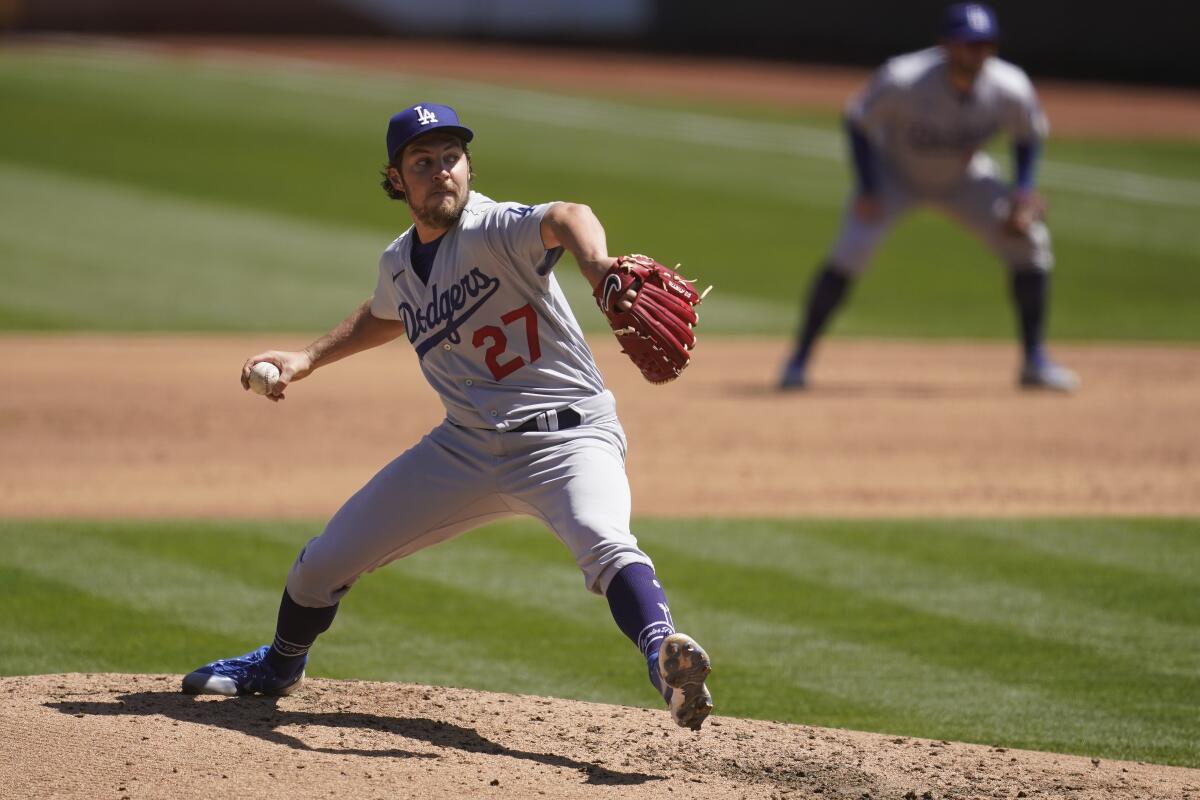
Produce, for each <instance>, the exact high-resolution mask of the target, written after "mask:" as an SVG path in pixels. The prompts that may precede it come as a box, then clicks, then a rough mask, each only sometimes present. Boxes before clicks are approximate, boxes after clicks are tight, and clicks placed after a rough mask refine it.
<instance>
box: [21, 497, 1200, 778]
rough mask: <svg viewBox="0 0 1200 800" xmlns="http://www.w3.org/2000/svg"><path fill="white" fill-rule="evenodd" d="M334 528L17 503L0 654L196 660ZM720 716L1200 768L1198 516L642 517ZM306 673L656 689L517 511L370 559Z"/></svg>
mask: <svg viewBox="0 0 1200 800" xmlns="http://www.w3.org/2000/svg"><path fill="white" fill-rule="evenodd" d="M318 530H319V525H316V524H312V525H310V524H302V523H277V524H265V523H258V522H203V523H201V522H169V523H154V522H137V523H118V522H105V523H88V522H18V521H8V522H0V583H2V585H3V586H4V587H5V590H4V592H3V594H2V596H0V608H2V609H3V613H2V614H0V674H9V675H11V674H26V673H49V672H55V673H56V672H69V671H113V672H138V673H142V672H151V673H156V672H168V673H182V672H185V671H187V670H189V669H191V668H193V667H195V666H197V665H198V664H200V663H203V662H204V661H208V660H211V659H214V658H218V657H225V656H231V655H235V654H239V653H242V652H245V651H247V650H249V649H251V648H252V647H255V646H257V645H258V644H261V643H263V642H265V641H269V640H270V637H271V632H272V631H273V628H274V617H275V611H276V608H277V607H278V601H279V595H280V592H281V590H282V585H283V580H284V577H285V575H286V572H287V569H288V567H289V565H290V564H291V561H292V559H293V558H294V556H295V553H296V552H297V551H298V549H299V548H300V547H301V546H302V544H303V543H304V542H305V541H306V540H307V538H308V537H309V536H311V535H312V534H314V533H315V532H317V531H318ZM635 531H636V532H637V533H638V535H639V537H640V538H641V541H642V544H643V546H644V547H645V548H646V550H647V551H648V552H649V553H650V554H651V555H652V556H653V557H654V559H655V561H656V563H657V565H658V571H659V574H660V576H661V577H662V578H663V581H664V583H665V585H666V587H667V591H668V596H669V598H670V600H671V603H672V610H673V612H674V615H675V619H676V622H677V624H679V626H680V628H681V629H683V630H686V631H688V632H689V633H692V634H693V635H694V636H696V637H697V638H698V639H699V640H700V641H701V642H703V643H704V645H705V646H706V647H707V648H708V649H709V650H710V651H711V653H712V655H713V658H714V662H715V665H716V670H715V672H714V676H713V678H712V681H711V684H710V686H711V688H712V690H713V692H714V693H715V696H716V700H717V710H718V713H720V714H725V715H734V716H746V717H755V718H767V719H776V720H784V721H789V722H801V723H809V724H817V725H827V726H835V727H846V728H854V729H862V730H873V731H881V732H886V733H891V734H898V735H911V736H921V737H929V738H934V739H952V740H965V741H972V742H980V743H984V744H1001V745H1005V746H1010V747H1027V748H1035V749H1043V750H1052V751H1061V752H1071V753H1081V754H1086V755H1091V756H1095V757H1104V758H1124V759H1139V760H1149V761H1155V762H1161V763H1167V764H1179V765H1187V766H1192V767H1198V766H1200V749H1198V744H1197V743H1198V742H1200V522H1197V521H1195V520H1190V521H1187V520H1053V521H1050V520H1042V521H1020V520H1013V521H940V522H919V521H905V522H893V521H872V522H848V521H840V522H830V521H802V522H801V521H717V520H704V521H693V522H687V521H669V522H668V521H642V522H640V523H639V524H637V525H636V526H635ZM310 674H312V675H315V676H321V677H334V678H359V679H370V680H385V681H413V682H422V683H430V684H437V685H456V686H469V687H473V688H479V689H488V690H495V691H505V692H520V693H530V694H540V695H553V696H560V697H570V698H579V699H586V700H594V701H602V702H611V703H622V704H630V705H643V706H654V705H656V702H655V695H654V694H653V691H652V690H651V689H650V687H649V684H648V683H647V682H646V679H645V672H644V669H643V667H642V666H641V664H640V659H639V657H638V655H637V652H636V650H635V649H634V648H633V646H632V645H631V644H630V643H629V642H628V641H627V640H626V639H625V638H624V637H623V636H622V635H621V634H620V633H619V631H618V630H617V628H616V626H615V625H614V624H613V622H612V620H611V618H610V616H609V613H608V608H607V605H606V604H605V603H604V601H603V600H602V599H601V598H599V597H596V596H593V595H590V594H588V593H587V592H586V591H585V590H584V588H583V584H582V579H581V576H580V574H579V573H578V572H577V570H576V569H575V568H574V566H573V565H572V563H571V559H570V556H569V554H568V553H567V552H566V551H565V549H564V548H563V547H562V546H561V545H560V544H559V543H558V542H557V541H556V540H555V539H554V538H553V536H551V535H550V534H549V533H548V532H546V531H545V530H543V529H542V528H541V527H540V526H539V525H537V524H534V523H522V522H514V523H509V524H503V525H495V526H491V527H490V528H488V529H486V530H483V531H479V532H476V533H472V534H468V535H467V536H465V537H463V538H461V539H458V540H455V541H453V542H450V543H448V544H445V545H442V546H440V547H436V548H433V549H431V550H427V551H424V552H422V553H419V554H417V555H416V556H413V557H412V558H410V559H407V560H405V561H402V562H399V563H396V564H393V565H391V566H389V567H387V568H385V569H384V570H382V571H380V572H379V573H376V574H372V575H368V576H365V577H364V578H363V579H362V580H361V582H360V583H359V584H358V585H357V586H356V587H355V588H354V590H353V591H352V592H351V593H350V595H349V596H348V597H347V599H346V600H345V601H344V603H343V607H342V610H341V613H340V614H339V617H338V619H337V621H336V622H335V624H334V627H333V629H332V630H331V631H330V632H329V633H328V634H326V635H325V636H324V637H323V638H322V639H321V641H320V643H319V644H318V647H317V649H316V650H315V651H314V657H313V659H312V662H311V664H310Z"/></svg>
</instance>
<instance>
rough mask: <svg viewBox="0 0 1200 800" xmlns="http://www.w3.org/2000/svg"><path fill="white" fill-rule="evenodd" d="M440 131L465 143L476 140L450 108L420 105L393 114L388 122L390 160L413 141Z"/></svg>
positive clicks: (436, 105)
mask: <svg viewBox="0 0 1200 800" xmlns="http://www.w3.org/2000/svg"><path fill="white" fill-rule="evenodd" d="M438 129H444V130H445V131H446V132H447V133H453V134H456V135H458V136H461V137H462V140H463V141H464V142H469V141H471V140H472V139H473V138H475V133H474V132H473V131H472V130H471V129H470V128H468V127H466V126H465V125H461V124H459V121H458V113H457V112H455V110H454V109H453V108H451V107H450V106H443V105H438V104H437V103H420V104H418V105H415V106H412V107H411V108H406V109H404V110H403V111H401V112H399V113H396V114H393V115H392V118H391V119H390V120H388V130H387V150H388V160H389V161H391V160H392V159H393V158H395V157H396V153H398V152H400V150H401V149H402V148H403V147H404V145H406V144H408V143H409V142H411V141H412V140H413V139H415V138H417V137H418V136H421V135H422V134H425V133H429V132H430V131H432V130H438Z"/></svg>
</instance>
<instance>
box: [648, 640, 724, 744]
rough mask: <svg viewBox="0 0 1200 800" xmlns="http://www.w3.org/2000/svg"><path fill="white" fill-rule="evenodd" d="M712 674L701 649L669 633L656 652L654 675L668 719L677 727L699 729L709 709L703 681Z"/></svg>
mask: <svg viewBox="0 0 1200 800" xmlns="http://www.w3.org/2000/svg"><path fill="white" fill-rule="evenodd" d="M710 672H712V661H711V660H710V659H709V657H708V653H706V652H704V648H703V647H701V646H700V645H699V644H697V643H696V640H695V639H693V638H692V637H690V636H688V635H687V634H685V633H673V634H671V635H670V636H668V637H667V638H666V639H664V640H663V643H662V649H661V650H659V651H658V676H659V679H660V681H661V683H662V685H663V686H664V687H666V688H665V689H664V690H663V695H664V697H665V698H666V701H667V703H668V704H669V705H670V707H671V717H672V718H673V719H674V720H675V724H676V725H678V726H679V727H681V728H691V729H692V730H694V731H698V730H700V726H701V725H703V724H704V720H705V719H707V718H708V715H709V713H710V712H711V711H712V708H713V701H712V694H711V693H710V692H709V691H708V687H707V686H705V685H704V679H705V678H707V677H708V673H710Z"/></svg>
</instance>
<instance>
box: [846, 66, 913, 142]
mask: <svg viewBox="0 0 1200 800" xmlns="http://www.w3.org/2000/svg"><path fill="white" fill-rule="evenodd" d="M899 94H900V87H899V86H898V85H897V83H896V81H895V80H894V78H893V76H892V73H891V70H890V69H889V67H888V65H886V64H885V65H884V66H882V67H880V68H879V69H878V70H877V71H876V72H875V75H874V76H873V77H872V78H871V82H870V83H869V84H867V87H866V88H865V89H863V90H862V91H861V92H859V93H858V94H856V95H855V96H854V97H852V98H850V102H849V103H847V104H846V120H847V122H848V123H849V124H851V125H853V126H854V127H856V128H858V129H859V130H861V131H862V132H863V133H865V134H867V135H868V136H869V137H870V138H871V139H873V140H877V139H878V138H879V137H880V136H882V135H883V132H884V130H885V129H886V128H887V126H888V123H889V122H890V121H891V119H892V116H893V114H894V113H895V108H896V101H897V98H898V97H899Z"/></svg>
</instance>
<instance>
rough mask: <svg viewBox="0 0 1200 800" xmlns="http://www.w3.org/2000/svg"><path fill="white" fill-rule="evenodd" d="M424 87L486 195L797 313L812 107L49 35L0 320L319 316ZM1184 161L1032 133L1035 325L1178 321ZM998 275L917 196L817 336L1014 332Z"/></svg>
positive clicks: (1190, 297)
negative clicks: (829, 327)
mask: <svg viewBox="0 0 1200 800" xmlns="http://www.w3.org/2000/svg"><path fill="white" fill-rule="evenodd" d="M423 98H436V99H440V100H443V101H445V102H449V103H452V104H454V105H456V106H458V107H459V108H460V109H461V111H462V113H463V115H464V118H465V119H467V120H468V121H469V122H470V124H471V125H472V126H473V127H474V128H475V129H476V132H477V134H478V137H477V139H476V141H475V143H474V145H473V147H474V154H475V166H476V171H477V173H478V178H477V182H476V185H477V187H478V188H479V189H480V190H482V191H484V192H485V193H490V194H492V195H494V196H496V197H498V198H500V199H520V200H524V201H527V202H537V201H542V200H551V199H568V200H576V201H582V202H587V203H589V204H591V205H592V206H593V207H594V208H595V209H596V211H597V213H598V214H599V215H600V217H601V219H602V220H604V221H605V223H606V225H607V227H608V231H609V244H610V249H611V250H612V251H613V252H625V251H644V252H649V253H652V254H655V255H657V256H658V257H659V258H661V259H663V260H669V261H671V262H672V263H674V262H676V261H678V262H682V263H683V264H684V265H685V272H688V273H690V274H693V275H696V276H698V277H699V278H700V279H702V280H703V281H704V282H706V283H713V284H715V285H716V287H717V291H716V293H715V294H714V295H712V297H711V298H710V300H709V302H707V303H706V306H705V326H706V328H707V329H708V330H710V331H714V332H725V333H740V332H748V333H787V332H790V331H791V330H792V328H793V327H794V325H795V322H796V316H797V313H798V309H797V301H798V298H799V296H800V294H801V292H802V291H803V289H804V287H805V286H806V284H807V282H808V280H809V276H810V274H811V272H812V271H813V269H814V266H815V265H816V264H817V262H818V261H819V260H820V259H821V258H822V257H823V254H824V252H825V250H826V248H827V247H828V246H829V244H830V242H831V241H832V238H833V236H834V234H835V231H836V227H837V224H838V218H839V215H840V208H841V205H842V203H843V198H844V196H845V194H846V191H847V187H848V177H847V170H846V166H845V163H844V161H843V157H842V151H843V149H844V148H843V145H842V142H841V139H840V134H839V133H838V131H837V124H836V121H835V120H834V119H833V118H832V117H821V116H814V115H812V114H805V115H801V114H789V113H786V112H784V111H780V110H762V109H753V108H737V107H730V106H728V105H721V106H714V105H710V106H702V105H698V104H695V103H693V104H690V105H689V104H685V103H682V102H680V101H678V100H673V99H669V98H665V99H664V101H663V102H661V103H651V102H648V101H639V102H629V101H624V100H620V99H616V98H611V97H597V96H590V97H589V96H579V97H572V96H568V95H564V94H553V93H549V92H531V91H524V90H518V89H513V88H510V87H503V86H493V85H488V84H485V83H477V82H468V81H435V80H431V79H428V78H419V77H413V76H406V75H395V74H388V75H384V74H382V73H378V72H369V71H361V70H357V71H356V70H351V69H343V68H332V67H320V66H317V65H305V64H302V63H301V64H297V63H294V62H279V61H275V62H272V61H269V60H257V61H249V60H243V61H221V60H211V59H210V60H193V61H184V60H177V59H171V58H167V57H164V56H160V55H155V54H153V53H150V52H118V51H111V52H105V51H94V50H93V51H88V50H72V49H70V48H64V49H62V50H60V51H49V52H45V53H40V54H39V53H32V52H25V51H14V50H9V51H3V50H0V107H3V108H4V109H5V123H4V125H3V126H0V196H2V197H3V198H4V215H3V219H2V221H0V283H2V285H3V286H4V291H3V293H0V330H3V329H9V330H16V329H25V330H161V331H180V330H187V331H209V330H220V331H227V330H251V329H254V330H271V329H275V330H278V329H303V330H311V331H322V330H325V329H328V328H329V327H330V326H331V325H333V324H334V323H335V322H337V321H338V320H340V319H341V318H342V317H343V316H344V315H345V313H346V312H347V311H348V310H349V309H350V308H352V307H353V306H354V305H355V304H357V303H358V302H359V301H360V300H361V299H362V298H363V297H365V296H367V295H369V294H370V292H371V291H372V289H373V288H374V282H375V270H376V263H377V259H378V254H379V252H380V251H381V250H382V249H383V247H385V246H386V244H387V243H388V242H389V241H390V240H391V239H392V238H393V237H394V236H395V235H396V234H397V233H399V232H400V231H401V230H403V229H404V228H405V227H407V225H408V221H407V215H406V213H405V210H404V208H403V207H402V206H401V205H400V204H397V203H389V202H388V201H387V200H386V199H385V198H384V197H383V194H382V192H380V190H379V189H378V188H377V187H376V186H375V183H376V180H377V176H376V174H375V173H376V170H377V169H378V167H379V166H380V162H381V161H382V150H383V148H382V144H381V143H382V138H383V129H384V125H385V122H386V119H387V117H388V116H389V115H390V114H391V113H392V112H393V111H395V110H396V109H397V108H399V107H402V106H403V105H406V104H408V103H410V102H416V101H419V100H421V99H423ZM1197 164H1200V142H1195V141H1173V142H1171V141H1168V142H1143V141H1129V142H1092V141H1085V140H1074V141H1072V140H1066V139H1052V140H1051V143H1050V145H1049V147H1048V160H1047V163H1046V164H1045V166H1044V168H1043V170H1042V174H1043V183H1044V185H1045V188H1046V191H1047V193H1048V194H1049V195H1050V199H1051V204H1052V205H1051V208H1052V211H1051V223H1052V230H1053V234H1054V237H1055V242H1056V251H1057V255H1058V259H1059V264H1060V268H1059V270H1058V277H1057V278H1056V288H1055V303H1054V308H1053V312H1052V322H1051V328H1052V334H1053V335H1054V336H1055V337H1056V338H1072V339H1144V340H1175V341H1196V340H1198V339H1200V315H1197V314H1196V313H1195V298H1196V297H1197V296H1200V226H1196V225H1195V223H1194V220H1195V217H1196V214H1197V213H1198V212H1200V167H1197V166H1196V165H1197ZM559 274H560V276H563V277H564V279H565V283H566V284H567V287H568V292H569V294H571V295H572V297H573V299H575V300H576V301H577V302H576V307H577V308H580V309H583V308H586V307H587V300H586V297H585V293H584V291H583V282H582V279H580V278H579V277H578V275H577V273H576V272H575V271H574V270H573V269H571V268H570V267H567V268H564V269H561V270H560V271H559ZM1006 296H1007V287H1006V281H1005V278H1004V274H1003V271H1002V270H1001V269H1000V268H999V266H998V265H997V264H996V263H995V262H994V260H993V258H992V257H991V255H990V254H989V253H988V252H987V251H985V249H984V248H983V247H982V246H981V245H980V244H978V243H977V242H976V241H975V240H973V239H972V238H970V237H969V236H968V235H967V234H966V233H964V232H963V231H961V230H960V229H958V228H956V227H954V226H953V225H951V224H950V223H948V222H946V221H945V220H943V219H941V218H940V217H934V216H932V215H930V214H918V215H917V216H916V217H914V218H912V219H911V220H910V221H908V222H907V223H906V224H903V225H902V226H900V227H899V228H898V229H897V230H896V231H895V233H894V235H893V236H892V237H891V238H889V239H888V240H887V241H886V242H885V244H884V246H883V248H882V250H881V251H880V253H879V257H878V259H877V262H876V264H875V268H874V271H873V273H872V274H871V275H870V276H869V278H868V279H867V280H864V281H863V282H862V283H861V285H860V286H859V287H858V290H857V291H856V297H855V300H854V302H853V303H851V304H850V305H849V306H848V308H847V309H846V312H845V313H844V314H843V315H842V316H841V317H840V318H839V319H838V320H837V323H836V328H835V331H836V332H840V333H842V334H849V335H871V336H890V335H897V336H918V337H920V336H933V337H1008V336H1011V335H1012V330H1013V323H1012V320H1011V314H1010V310H1009V307H1008V302H1007V299H1006ZM263 297H267V298H270V302H268V303H265V304H260V298H263ZM252 310H253V313H252ZM580 317H581V319H582V321H583V323H584V324H585V326H586V327H588V328H591V329H600V328H601V327H602V325H603V323H602V321H601V319H600V318H599V315H596V314H589V313H580Z"/></svg>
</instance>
